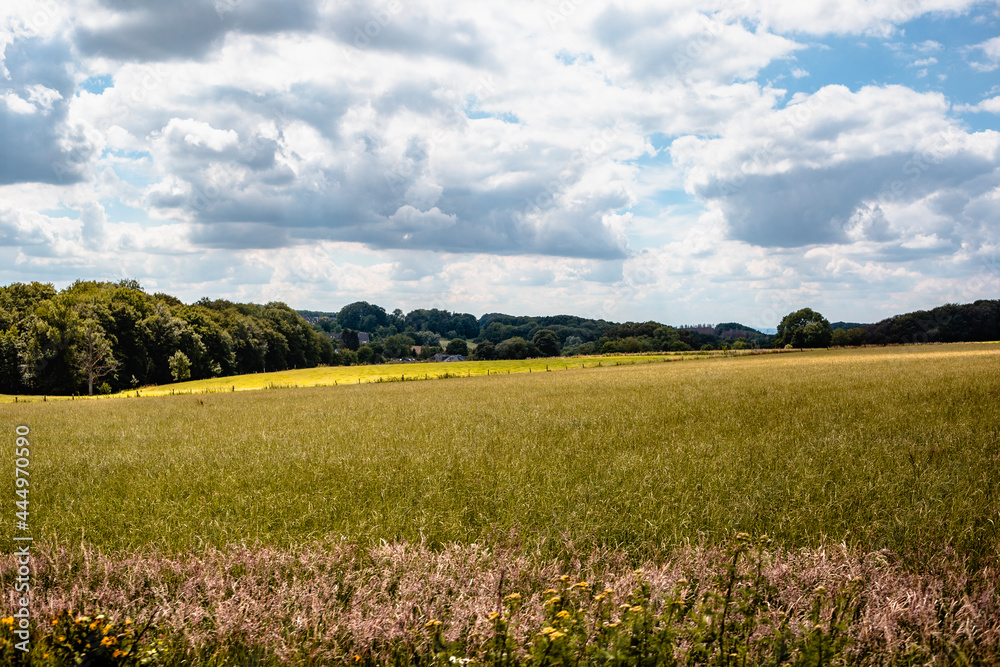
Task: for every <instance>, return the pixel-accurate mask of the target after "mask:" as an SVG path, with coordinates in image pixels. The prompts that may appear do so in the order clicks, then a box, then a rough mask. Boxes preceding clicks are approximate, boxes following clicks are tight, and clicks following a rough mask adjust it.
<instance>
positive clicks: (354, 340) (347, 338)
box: [340, 329, 361, 352]
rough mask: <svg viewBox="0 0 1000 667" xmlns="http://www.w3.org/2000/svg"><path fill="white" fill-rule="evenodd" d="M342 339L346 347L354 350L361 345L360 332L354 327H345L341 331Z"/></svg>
mask: <svg viewBox="0 0 1000 667" xmlns="http://www.w3.org/2000/svg"><path fill="white" fill-rule="evenodd" d="M340 340H341V342H342V343H343V344H344V347H346V348H347V349H348V350H352V351H354V352H356V351H357V349H358V348H359V347H360V346H361V343H360V341H359V340H358V332H357V331H355V330H354V329H344V330H343V331H342V332H340Z"/></svg>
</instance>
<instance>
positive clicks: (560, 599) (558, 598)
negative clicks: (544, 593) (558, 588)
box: [544, 595, 562, 607]
mask: <svg viewBox="0 0 1000 667" xmlns="http://www.w3.org/2000/svg"><path fill="white" fill-rule="evenodd" d="M560 601H562V598H561V597H559V596H558V595H557V596H555V597H554V598H549V599H548V600H546V601H545V603H544V604H545V606H546V607H548V606H549V605H550V604H559V602H560Z"/></svg>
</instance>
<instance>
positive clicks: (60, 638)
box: [56, 637, 66, 642]
mask: <svg viewBox="0 0 1000 667" xmlns="http://www.w3.org/2000/svg"><path fill="white" fill-rule="evenodd" d="M56 639H58V640H59V641H61V642H64V641H66V638H65V637H56Z"/></svg>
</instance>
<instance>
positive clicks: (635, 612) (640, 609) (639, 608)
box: [629, 605, 642, 614]
mask: <svg viewBox="0 0 1000 667" xmlns="http://www.w3.org/2000/svg"><path fill="white" fill-rule="evenodd" d="M629 611H630V612H632V613H633V614H638V613H640V612H641V611H642V607H640V606H639V605H636V606H634V607H629Z"/></svg>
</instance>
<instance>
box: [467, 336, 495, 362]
mask: <svg viewBox="0 0 1000 667" xmlns="http://www.w3.org/2000/svg"><path fill="white" fill-rule="evenodd" d="M472 358H473V359H475V360H476V361H493V360H494V359H496V358H497V349H496V346H494V345H493V343H491V342H490V341H488V340H487V341H483V342H482V343H480V344H479V345H477V346H476V349H475V350H474V351H473V353H472Z"/></svg>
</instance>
